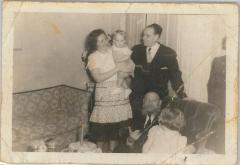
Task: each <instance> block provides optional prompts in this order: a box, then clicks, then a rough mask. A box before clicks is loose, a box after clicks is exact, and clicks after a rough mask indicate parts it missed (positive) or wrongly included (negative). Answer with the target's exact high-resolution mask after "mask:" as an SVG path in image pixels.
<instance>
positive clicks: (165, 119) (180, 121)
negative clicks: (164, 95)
mask: <svg viewBox="0 0 240 165" xmlns="http://www.w3.org/2000/svg"><path fill="white" fill-rule="evenodd" d="M159 122H160V123H161V124H162V125H164V126H166V127H167V128H169V129H171V130H178V131H180V130H181V129H182V128H183V127H184V126H185V119H184V114H183V112H182V111H181V110H180V109H177V108H164V109H163V110H162V112H161V114H160V116H159Z"/></svg>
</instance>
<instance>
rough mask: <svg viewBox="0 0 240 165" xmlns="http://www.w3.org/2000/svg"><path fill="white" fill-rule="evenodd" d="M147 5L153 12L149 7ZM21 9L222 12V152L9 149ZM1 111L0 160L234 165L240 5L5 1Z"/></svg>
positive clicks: (160, 12) (161, 12) (191, 13)
mask: <svg viewBox="0 0 240 165" xmlns="http://www.w3.org/2000/svg"><path fill="white" fill-rule="evenodd" d="M150 9H151V10H150ZM20 12H38V13H158V14H181V15H188V14H190V15H194V14H196V15H199V14H200V15H204V14H205V15H211V14H219V15H224V17H225V20H226V24H227V26H228V28H227V29H226V34H227V38H228V42H227V46H226V47H227V49H226V120H225V128H226V129H225V130H226V131H225V148H226V153H225V154H224V155H221V154H216V155H198V154H190V155H179V154H177V155H175V156H174V157H170V155H165V154H115V153H91V154H90V153H87V154H86V153H51V152H45V153H37V152H12V93H13V41H14V21H15V19H16V17H17V15H18V13H20ZM2 37H3V39H2V107H1V108H2V114H1V160H2V161H4V162H9V163H96V164H99V163H102V164H153V163H154V164H161V163H163V162H164V163H176V162H178V160H183V159H186V158H187V159H186V163H189V164H192V163H191V162H194V163H196V162H198V163H202V164H206V163H207V164H215V163H218V164H224V165H225V164H234V163H235V162H236V160H237V115H238V7H237V5H234V4H197V3H194V4H175V3H82V2H75V3H63V2H61V3H60V2H13V1H10V2H6V1H5V2H4V3H3V33H2Z"/></svg>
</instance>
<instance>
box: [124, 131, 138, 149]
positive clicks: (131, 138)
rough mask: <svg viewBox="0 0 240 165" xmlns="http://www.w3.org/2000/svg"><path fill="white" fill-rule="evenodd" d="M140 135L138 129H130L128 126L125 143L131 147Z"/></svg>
mask: <svg viewBox="0 0 240 165" xmlns="http://www.w3.org/2000/svg"><path fill="white" fill-rule="evenodd" d="M140 136H141V133H140V130H135V131H132V130H131V128H130V127H129V137H128V138H127V143H126V145H127V146H129V147H132V146H133V145H134V143H135V141H136V140H137V139H138V138H139V137H140Z"/></svg>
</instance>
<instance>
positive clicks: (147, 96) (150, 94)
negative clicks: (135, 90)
mask: <svg viewBox="0 0 240 165" xmlns="http://www.w3.org/2000/svg"><path fill="white" fill-rule="evenodd" d="M144 99H149V100H156V99H158V100H160V97H159V96H158V94H157V93H155V92H148V93H146V94H145V96H144Z"/></svg>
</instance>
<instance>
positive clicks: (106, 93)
mask: <svg viewBox="0 0 240 165" xmlns="http://www.w3.org/2000/svg"><path fill="white" fill-rule="evenodd" d="M87 67H88V69H89V70H90V71H91V70H93V69H99V70H100V72H102V73H105V72H108V71H110V70H112V69H113V68H114V67H115V63H114V60H113V56H112V51H111V50H110V49H109V51H108V52H107V53H101V52H99V51H96V52H94V53H92V54H91V55H90V56H89V59H88V65H87ZM116 87H117V74H115V75H113V76H112V77H110V78H109V79H107V80H105V81H103V82H100V83H96V90H95V106H94V108H93V111H92V114H91V116H90V131H91V138H92V139H93V140H94V141H109V140H118V138H119V129H120V128H123V127H127V126H128V125H129V122H130V119H131V118H132V110H131V106H130V103H129V99H128V98H125V92H124V91H123V92H121V93H119V94H116V95H113V94H111V92H112V91H113V89H115V88H116Z"/></svg>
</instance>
